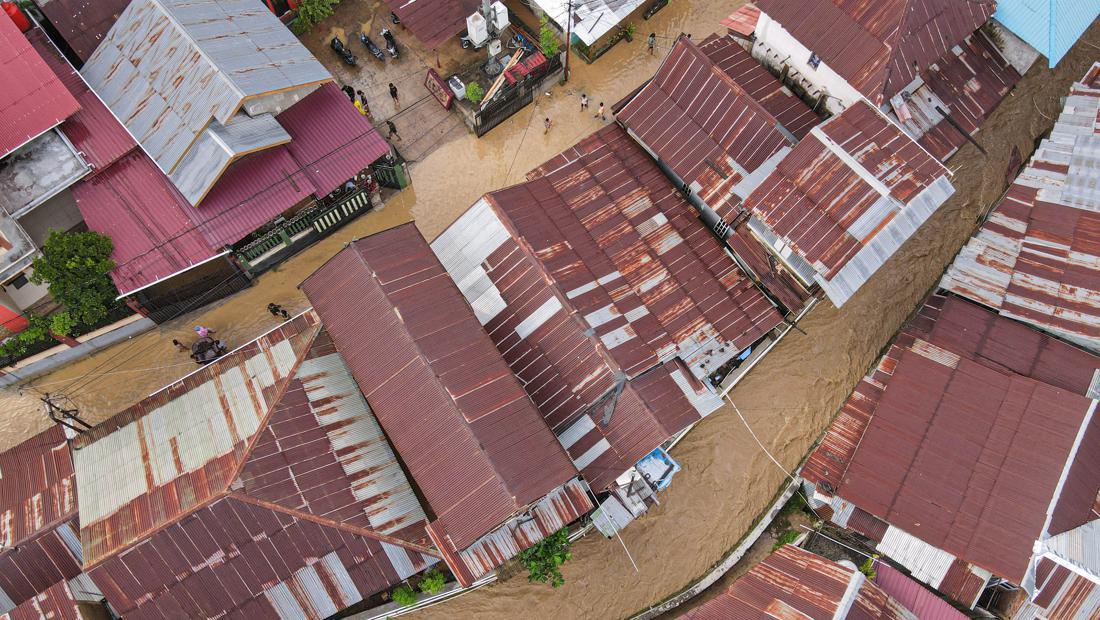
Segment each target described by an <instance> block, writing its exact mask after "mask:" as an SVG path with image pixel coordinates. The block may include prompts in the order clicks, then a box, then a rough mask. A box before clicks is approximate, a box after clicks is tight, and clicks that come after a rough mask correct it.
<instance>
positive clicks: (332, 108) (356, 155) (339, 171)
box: [202, 0, 423, 206]
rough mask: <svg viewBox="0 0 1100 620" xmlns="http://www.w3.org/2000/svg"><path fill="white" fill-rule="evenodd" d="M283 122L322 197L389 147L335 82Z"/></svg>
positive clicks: (281, 118) (302, 166)
mask: <svg viewBox="0 0 1100 620" xmlns="http://www.w3.org/2000/svg"><path fill="white" fill-rule="evenodd" d="M422 1H423V0H422ZM278 120H279V124H280V125H282V126H283V129H286V131H287V133H289V134H290V138H291V139H290V144H288V145H287V146H286V149H287V150H288V151H289V152H290V154H291V156H292V157H293V158H294V161H295V162H297V164H298V168H300V169H302V170H304V171H305V172H306V174H307V175H309V179H310V181H312V183H313V186H314V188H315V189H316V193H317V195H318V196H324V195H326V194H328V193H329V192H331V191H332V190H334V189H336V188H337V187H340V186H341V185H343V184H344V182H345V181H347V180H348V179H350V178H351V177H353V176H355V174H357V173H358V172H359V171H360V170H362V169H364V168H366V167H368V166H370V165H371V164H372V163H374V162H375V161H377V160H378V158H379V157H382V156H383V155H385V154H386V153H388V152H389V151H390V145H389V143H388V142H386V140H385V139H384V138H383V137H382V135H381V134H379V133H378V130H377V129H375V128H374V126H373V125H371V123H370V121H369V120H367V117H365V116H363V115H362V114H360V113H359V111H358V110H356V109H355V106H353V105H351V102H350V101H348V97H347V95H345V94H344V93H343V92H342V91H341V90H340V87H339V86H337V85H336V84H335V83H334V82H328V83H325V84H322V85H321V86H320V88H318V89H317V90H316V91H314V92H312V93H310V94H309V95H307V96H306V97H305V98H304V99H302V100H301V101H299V102H298V103H296V104H294V105H293V106H291V107H290V108H288V109H287V110H286V111H285V112H283V113H282V114H280V115H279V116H278ZM225 183H226V179H222V180H220V181H218V185H217V187H216V189H217V188H221V187H222V186H223V185H225ZM216 189H215V191H216ZM209 200H210V198H209V197H208V198H207V199H206V201H204V202H203V203H202V204H203V206H206V205H207V201H209Z"/></svg>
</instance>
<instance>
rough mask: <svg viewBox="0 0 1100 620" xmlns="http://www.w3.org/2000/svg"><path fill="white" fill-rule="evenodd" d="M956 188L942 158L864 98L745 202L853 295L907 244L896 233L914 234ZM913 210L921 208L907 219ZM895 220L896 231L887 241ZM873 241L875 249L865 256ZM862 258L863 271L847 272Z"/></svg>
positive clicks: (817, 131)
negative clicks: (862, 253) (932, 154)
mask: <svg viewBox="0 0 1100 620" xmlns="http://www.w3.org/2000/svg"><path fill="white" fill-rule="evenodd" d="M929 188H931V191H930V193H929V194H928V195H927V196H922V192H923V191H924V190H926V189H929ZM951 191H953V189H952V188H951V185H950V183H949V182H948V181H947V180H946V170H945V169H944V168H943V167H942V166H941V165H940V164H939V162H937V161H936V160H934V159H932V157H930V156H929V155H928V153H926V152H925V151H924V150H923V149H921V148H920V147H919V146H918V145H917V144H916V143H915V142H914V141H913V140H912V139H910V138H909V137H908V136H907V135H905V134H904V133H903V132H902V131H901V130H900V129H898V127H897V126H896V125H894V124H893V123H891V122H890V121H888V120H886V118H884V117H883V116H881V115H880V114H879V113H878V112H877V111H876V110H874V109H873V108H871V107H870V106H869V105H866V104H865V103H857V104H855V105H852V106H850V107H849V108H848V109H847V110H845V111H844V112H843V113H841V114H840V115H838V116H834V117H832V118H830V119H829V120H828V121H826V122H825V123H823V124H821V125H819V126H817V127H815V128H814V129H813V130H812V131H811V135H810V136H809V137H808V138H806V139H805V140H802V141H801V142H799V143H798V144H797V145H796V146H795V147H794V149H793V150H792V151H791V152H790V153H789V154H788V155H787V156H786V157H785V158H784V159H783V160H782V161H780V162H779V165H778V167H777V168H776V169H775V170H774V171H773V172H772V173H771V174H769V175H768V177H767V178H766V179H764V181H763V182H762V183H761V184H760V185H759V186H758V187H757V188H756V189H755V190H754V191H753V192H752V194H751V195H750V196H749V197H748V198H747V199H746V200H745V206H746V207H748V208H749V209H750V210H751V211H752V212H753V214H755V215H756V216H757V217H759V218H760V219H761V220H763V221H764V222H765V223H766V224H767V225H768V227H769V228H770V229H771V230H772V231H773V232H774V233H775V234H776V235H778V236H779V237H780V238H782V239H784V240H786V241H787V242H788V243H789V244H790V245H791V246H792V247H793V248H794V249H795V251H796V252H798V254H799V255H800V256H802V257H803V258H804V259H805V260H806V261H807V262H808V263H810V264H811V265H813V266H814V268H815V270H817V271H818V274H819V276H820V277H821V278H822V279H824V280H825V281H826V282H832V281H836V282H837V283H838V284H837V286H838V288H843V289H849V288H850V289H852V290H850V291H845V292H847V296H850V295H851V294H852V293H854V289H857V288H858V286H859V285H861V284H862V282H863V281H865V280H866V278H868V277H870V274H872V273H874V271H875V270H877V269H878V267H879V266H881V264H882V262H884V261H885V260H886V259H887V258H888V257H889V255H892V254H893V252H894V251H896V250H897V248H898V247H900V245H901V242H902V241H903V240H904V239H898V238H895V237H899V236H904V237H908V234H911V233H912V232H913V231H915V229H916V227H918V226H919V224H920V223H921V222H923V221H924V220H923V219H922V218H926V217H928V216H929V215H931V213H932V212H934V211H935V209H936V208H938V207H939V204H942V202H943V200H945V199H946V197H947V196H949V195H950V193H951ZM905 209H913V211H910V213H909V214H907V215H904V216H902V217H900V218H899V217H898V215H899V214H900V213H901V212H902V211H903V210H905ZM895 220H897V222H896V223H895V224H894V226H895V227H897V230H895V231H894V232H895V234H893V235H891V236H890V237H889V238H886V237H883V238H881V239H880V235H879V233H881V232H882V231H883V230H885V229H886V228H887V226H888V225H890V224H891V223H892V222H894V221H895ZM902 233H908V234H904V235H902ZM872 245H874V246H875V251H874V252H870V253H865V254H866V256H858V257H857V255H858V253H859V252H860V250H861V249H863V248H864V247H868V246H872ZM854 259H856V260H857V263H856V264H855V266H856V267H859V269H852V270H849V271H852V272H853V274H852V275H849V274H848V272H842V270H843V269H844V267H845V266H846V265H848V264H849V263H850V262H852V261H853V260H854ZM846 299H847V297H843V298H842V299H834V300H833V301H834V303H836V304H837V305H839V304H840V303H843V301H845V300H846Z"/></svg>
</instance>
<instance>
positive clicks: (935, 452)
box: [804, 295, 1100, 592]
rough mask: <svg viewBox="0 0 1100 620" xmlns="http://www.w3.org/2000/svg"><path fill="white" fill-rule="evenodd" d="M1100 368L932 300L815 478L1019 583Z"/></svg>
mask: <svg viewBox="0 0 1100 620" xmlns="http://www.w3.org/2000/svg"><path fill="white" fill-rule="evenodd" d="M1098 368H1100V358H1097V357H1096V356H1093V355H1090V354H1089V353H1086V352H1084V351H1082V350H1080V349H1076V348H1074V347H1072V346H1070V345H1068V344H1065V343H1063V342H1060V341H1057V340H1055V339H1053V338H1051V337H1049V336H1046V335H1043V334H1041V333H1039V332H1036V331H1034V330H1031V329H1029V328H1027V327H1026V326H1024V325H1021V324H1018V323H1016V322H1014V321H1011V320H1009V319H1006V318H1002V317H998V316H997V315H995V314H993V313H991V312H989V311H988V310H985V309H983V308H981V307H980V306H977V305H975V304H972V303H970V302H968V301H964V300H961V299H958V298H955V297H944V296H939V295H937V296H933V297H932V298H930V299H929V300H928V302H927V303H926V304H925V305H924V306H923V307H922V308H921V309H920V311H919V312H918V314H917V315H916V317H915V318H914V319H913V320H912V321H911V322H910V324H909V325H908V326H907V327H906V328H905V329H904V330H903V331H902V332H901V333H900V334H899V336H898V339H897V341H896V343H895V344H894V345H893V346H892V347H891V348H890V350H889V352H888V353H887V355H886V357H885V358H884V360H883V361H882V362H881V363H880V364H879V366H878V368H877V369H876V370H875V371H874V372H873V373H872V374H871V375H870V376H869V377H867V378H866V379H864V380H863V382H862V387H861V390H857V393H856V394H855V395H853V397H852V399H850V400H849V403H848V404H846V405H845V407H844V409H843V410H842V413H841V417H839V418H838V420H837V421H836V422H835V423H834V425H833V426H832V427H831V428H830V429H829V430H828V431H827V434H826V438H825V440H824V441H823V442H822V444H821V446H820V447H819V448H818V449H816V450H815V451H814V453H813V454H811V456H810V459H809V460H808V462H807V465H806V467H805V469H804V476H805V477H806V478H807V480H809V481H811V482H815V483H817V484H818V490H819V491H822V492H825V493H828V494H833V493H835V494H836V495H838V496H842V497H843V498H844V499H846V500H849V501H851V502H852V503H854V504H855V505H856V506H858V507H859V508H861V509H863V510H866V511H868V512H870V513H871V514H873V515H875V516H877V517H879V518H882V519H884V520H885V521H887V522H888V523H890V524H891V526H893V527H896V528H900V529H901V530H903V531H905V532H908V533H910V534H912V535H913V536H916V537H917V538H919V539H921V540H922V541H924V542H926V543H927V544H929V545H932V546H933V547H937V548H940V549H943V550H944V551H947V552H949V553H951V554H953V555H954V556H957V557H958V559H960V560H963V561H964V562H967V563H970V564H974V565H977V566H979V567H982V568H984V569H986V570H989V571H991V572H993V573H994V574H997V575H1000V576H1003V577H1005V578H1007V579H1010V580H1013V581H1014V582H1015V583H1021V582H1022V581H1023V579H1024V576H1025V573H1026V571H1027V568H1028V562H1029V560H1030V558H1031V554H1032V545H1033V543H1034V541H1036V540H1038V539H1039V538H1040V536H1041V535H1043V534H1044V532H1043V528H1044V522H1045V520H1046V518H1047V511H1048V508H1049V507H1050V506H1051V504H1052V497H1053V495H1054V493H1055V489H1056V488H1057V487H1059V486H1060V483H1059V481H1060V479H1061V478H1062V477H1063V475H1064V470H1066V468H1067V467H1068V465H1067V459H1068V458H1069V456H1070V455H1071V449H1072V448H1073V446H1074V445H1075V442H1076V438H1077V436H1078V433H1079V432H1080V430H1081V424H1082V423H1083V420H1084V419H1085V417H1086V414H1087V413H1088V411H1089V410H1090V407H1091V405H1092V403H1091V401H1090V400H1089V399H1087V398H1086V397H1085V396H1084V394H1085V393H1086V392H1087V390H1088V389H1089V385H1090V382H1091V381H1092V376H1093V373H1094V372H1095V370H1096V369H1098ZM868 417H869V420H868ZM1093 426H1097V425H1096V424H1095V423H1094V424H1093ZM991 433H992V434H991ZM1090 436H1094V438H1095V437H1096V436H1100V433H1094V434H1093V435H1089V434H1086V435H1085V437H1086V442H1083V443H1082V445H1091V444H1092V443H1095V441H1093V442H1089V441H1088V437H1090ZM1078 453H1079V454H1092V449H1091V448H1089V449H1087V450H1084V451H1080V450H1079V451H1078ZM1086 458H1088V459H1090V461H1088V462H1091V459H1094V458H1095V456H1094V455H1093V456H1088V457H1086ZM1085 469H1087V468H1083V469H1081V470H1080V471H1084V470H1085ZM1068 471H1069V472H1070V475H1069V476H1068V477H1067V481H1073V480H1078V482H1072V483H1070V484H1067V488H1071V489H1078V491H1071V492H1070V494H1069V495H1065V491H1063V496H1062V497H1063V498H1070V497H1080V496H1085V495H1088V492H1089V491H1088V488H1089V485H1090V484H1091V485H1092V486H1091V489H1092V491H1091V493H1092V496H1091V497H1092V498H1095V493H1096V487H1097V486H1098V485H1100V481H1097V480H1096V479H1095V476H1094V475H1093V476H1091V477H1089V476H1084V475H1081V476H1078V477H1076V478H1075V477H1074V475H1073V474H1072V472H1073V468H1069V469H1068ZM967 472H975V473H973V474H971V473H967ZM1085 478H1090V479H1089V480H1085ZM1021 480H1025V481H1026V484H1023V483H1021V482H1020V481H1021ZM822 481H827V482H829V483H830V485H831V486H832V489H830V488H828V487H827V486H825V485H822V484H821V482H822ZM1081 489H1083V490H1081ZM1066 501H1067V502H1069V504H1073V505H1074V506H1076V505H1078V504H1080V502H1076V501H1074V500H1071V499H1066ZM1069 504H1067V506H1068V505H1069ZM1064 510H1066V511H1067V512H1072V513H1074V514H1078V513H1080V512H1081V511H1078V510H1076V509H1073V510H1070V509H1069V508H1068V507H1067V508H1065V509H1064ZM1058 512H1059V510H1058V508H1055V513H1058ZM1080 516H1081V515H1080V514H1078V517H1080ZM960 583H961V582H960ZM933 585H939V584H933ZM964 586H965V584H963V585H960V586H959V587H960V588H964V589H965V587H964ZM967 591H968V592H969V590H967Z"/></svg>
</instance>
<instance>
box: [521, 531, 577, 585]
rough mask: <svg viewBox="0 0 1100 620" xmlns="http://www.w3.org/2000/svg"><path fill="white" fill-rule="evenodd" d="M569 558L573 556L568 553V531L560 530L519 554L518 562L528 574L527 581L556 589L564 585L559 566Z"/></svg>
mask: <svg viewBox="0 0 1100 620" xmlns="http://www.w3.org/2000/svg"><path fill="white" fill-rule="evenodd" d="M571 557H573V554H572V553H570V551H569V531H568V530H566V529H565V528H562V529H560V530H558V531H557V532H554V533H553V534H551V535H549V536H547V537H546V538H543V539H542V540H541V541H539V542H538V543H537V544H536V545H535V546H533V547H531V548H530V549H527V550H525V551H523V552H522V553H520V554H519V561H520V563H521V564H523V566H524V567H525V568H526V569H527V572H528V573H529V574H528V575H527V580H528V581H532V582H535V581H537V582H539V583H549V584H550V585H551V586H553V587H555V588H557V587H559V586H561V585H562V584H563V583H565V577H563V576H562V574H561V565H562V564H565V562H567V561H568V560H569V558H571Z"/></svg>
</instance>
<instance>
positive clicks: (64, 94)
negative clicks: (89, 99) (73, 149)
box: [0, 13, 80, 157]
mask: <svg viewBox="0 0 1100 620" xmlns="http://www.w3.org/2000/svg"><path fill="white" fill-rule="evenodd" d="M0 84H3V85H4V88H3V89H0V117H2V118H3V119H4V122H3V123H0V157H6V156H7V155H8V154H9V153H11V152H12V151H14V150H15V149H17V148H19V147H20V146H23V145H24V144H26V143H27V142H30V141H31V140H32V139H34V138H36V137H38V136H39V135H41V134H42V132H44V131H46V130H48V129H50V128H51V127H54V126H55V125H58V124H60V123H61V121H63V120H65V119H66V118H68V117H69V116H70V115H72V114H73V113H74V112H76V111H77V110H79V109H80V106H79V105H78V104H77V102H76V99H73V96H72V95H70V94H69V91H68V90H66V89H65V86H64V85H63V84H62V83H61V80H59V79H58V77H57V76H56V75H54V73H53V71H51V70H50V68H49V66H47V65H46V62H45V61H43V60H42V58H41V57H40V56H39V55H38V52H36V51H35V50H34V48H33V47H31V44H30V41H28V40H27V37H26V36H24V35H23V33H22V32H20V31H19V28H17V27H16V26H15V23H14V22H12V20H11V18H10V17H8V15H7V13H5V14H4V15H3V17H0Z"/></svg>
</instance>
